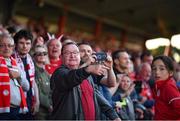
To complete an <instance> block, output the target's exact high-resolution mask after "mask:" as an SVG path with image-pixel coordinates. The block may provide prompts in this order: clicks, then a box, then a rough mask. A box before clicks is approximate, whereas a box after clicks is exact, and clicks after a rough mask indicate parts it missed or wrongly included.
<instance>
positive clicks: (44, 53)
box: [34, 52, 47, 56]
mask: <svg viewBox="0 0 180 121" xmlns="http://www.w3.org/2000/svg"><path fill="white" fill-rule="evenodd" d="M34 55H36V56H45V55H47V52H37V53H35V54H34Z"/></svg>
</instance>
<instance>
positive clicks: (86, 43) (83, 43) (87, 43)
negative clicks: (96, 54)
mask: <svg viewBox="0 0 180 121" xmlns="http://www.w3.org/2000/svg"><path fill="white" fill-rule="evenodd" d="M77 45H78V46H81V45H89V46H91V45H90V43H89V42H79V43H77Z"/></svg>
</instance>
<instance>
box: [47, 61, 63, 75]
mask: <svg viewBox="0 0 180 121" xmlns="http://www.w3.org/2000/svg"><path fill="white" fill-rule="evenodd" d="M61 64H62V61H61V59H59V60H56V61H55V60H53V59H50V64H46V66H45V69H46V71H47V72H48V73H49V74H50V75H51V74H53V72H54V71H55V70H56V69H57V68H58V67H60V66H61Z"/></svg>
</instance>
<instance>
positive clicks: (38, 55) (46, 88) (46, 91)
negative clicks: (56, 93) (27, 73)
mask: <svg viewBox="0 0 180 121" xmlns="http://www.w3.org/2000/svg"><path fill="white" fill-rule="evenodd" d="M33 58H34V63H35V80H36V83H37V85H38V89H39V98H40V108H39V112H38V113H37V115H36V119H38V120H46V119H47V118H48V114H50V112H51V111H52V106H51V101H50V97H51V96H50V85H49V83H50V82H49V81H50V75H49V74H48V73H47V72H46V70H45V64H47V63H48V61H47V60H48V55H47V49H46V47H45V46H43V45H37V46H35V48H34V54H33Z"/></svg>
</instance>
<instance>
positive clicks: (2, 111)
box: [0, 33, 28, 120]
mask: <svg viewBox="0 0 180 121" xmlns="http://www.w3.org/2000/svg"><path fill="white" fill-rule="evenodd" d="M13 49H14V40H13V38H12V37H10V35H8V34H6V33H1V34H0V119H1V120H18V119H20V113H26V112H27V111H28V108H27V104H26V98H25V95H24V92H23V89H22V86H21V85H23V87H24V89H27V88H28V87H26V86H27V83H24V82H23V81H22V80H23V79H22V76H21V73H20V71H19V70H18V67H17V63H16V60H15V59H14V58H13V57H11V55H12V53H13Z"/></svg>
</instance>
